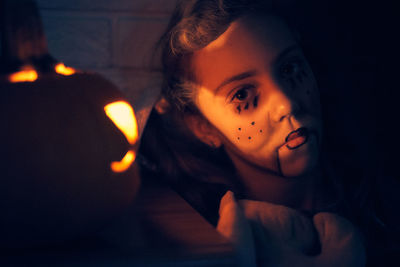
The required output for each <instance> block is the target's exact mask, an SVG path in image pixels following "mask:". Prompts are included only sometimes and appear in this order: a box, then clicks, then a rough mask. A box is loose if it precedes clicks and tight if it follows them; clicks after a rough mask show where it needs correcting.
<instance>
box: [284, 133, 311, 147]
mask: <svg viewBox="0 0 400 267" xmlns="http://www.w3.org/2000/svg"><path fill="white" fill-rule="evenodd" d="M308 135H309V131H308V129H307V128H306V127H301V128H298V129H296V130H294V131H292V132H290V133H289V134H288V135H287V136H286V139H285V142H286V143H287V142H289V141H291V140H294V139H296V138H299V137H304V138H303V141H302V142H301V143H299V144H296V146H294V147H292V146H290V145H289V144H286V147H287V148H289V149H291V150H293V149H297V148H299V147H301V146H302V145H304V144H305V143H307V141H308Z"/></svg>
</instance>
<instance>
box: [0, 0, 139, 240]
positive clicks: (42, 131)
mask: <svg viewBox="0 0 400 267" xmlns="http://www.w3.org/2000/svg"><path fill="white" fill-rule="evenodd" d="M5 3H6V5H5V7H3V10H4V12H5V13H3V14H2V15H4V14H6V15H4V18H6V19H4V21H5V22H4V21H3V22H4V23H3V27H2V38H3V39H2V41H3V44H2V50H3V51H2V57H1V72H2V74H1V77H0V92H1V96H0V121H1V123H2V125H3V126H2V127H1V129H2V130H1V131H0V142H1V144H0V147H1V154H2V155H1V160H0V175H1V178H0V246H1V247H27V246H37V245H44V244H49V243H54V242H62V241H65V240H67V239H71V238H76V237H80V236H82V235H89V234H90V233H92V232H93V231H96V230H97V229H99V228H100V227H102V226H103V225H105V224H106V223H108V222H109V221H110V220H111V219H112V218H113V217H114V216H116V215H118V214H119V213H120V212H122V211H123V210H124V209H125V208H127V207H128V206H129V205H130V204H131V203H132V201H133V199H134V196H135V194H136V192H137V190H138V187H139V176H138V174H137V170H136V166H135V164H134V163H133V161H134V159H135V152H136V150H137V139H138V131H137V124H136V119H135V116H134V112H133V109H132V107H131V106H130V104H129V103H128V102H127V101H126V100H125V98H124V96H123V95H122V94H121V92H120V91H119V90H118V89H117V88H116V87H115V86H114V85H113V84H112V83H110V82H109V81H107V80H106V79H104V78H102V77H101V76H99V75H95V74H89V73H82V72H79V71H75V70H74V69H72V68H67V67H65V66H64V65H63V64H60V63H57V62H56V61H55V60H53V59H52V58H51V57H50V56H49V55H48V54H47V48H46V45H45V44H44V45H43V42H44V38H43V34H42V30H41V25H40V20H39V17H38V15H37V10H36V7H35V5H34V3H32V2H31V1H15V0H11V1H5ZM21 14H23V16H22V15H21ZM16 19H19V21H18V22H15V20H16ZM24 21H25V22H26V21H28V22H29V23H24ZM32 21H33V22H34V23H32ZM21 29H22V30H21ZM32 32H35V33H34V34H32ZM17 34H18V35H21V34H22V35H24V34H25V37H26V36H28V37H29V36H30V38H28V39H29V42H28V41H26V38H25V39H23V38H20V37H21V36H16V35H17ZM21 40H23V41H21Z"/></svg>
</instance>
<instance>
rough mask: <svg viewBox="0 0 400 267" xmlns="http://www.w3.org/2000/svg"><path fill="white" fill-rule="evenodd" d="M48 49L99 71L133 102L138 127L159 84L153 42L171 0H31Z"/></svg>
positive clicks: (62, 58) (81, 66) (83, 67)
mask: <svg viewBox="0 0 400 267" xmlns="http://www.w3.org/2000/svg"><path fill="white" fill-rule="evenodd" d="M36 3H37V4H38V6H39V9H40V12H41V16H42V21H43V25H44V28H45V32H46V36H47V40H48V45H49V50H50V53H51V54H52V55H53V56H54V57H55V58H57V59H59V60H60V61H62V62H64V63H65V64H66V65H69V66H72V67H75V68H79V69H81V70H86V71H94V72H98V73H101V74H103V75H104V76H106V77H107V78H108V79H110V80H111V81H113V82H114V83H115V84H116V85H117V86H119V88H120V89H121V90H122V91H124V92H125V94H126V95H127V97H128V99H129V100H130V101H131V102H132V103H133V105H134V108H135V111H136V113H137V117H138V120H139V126H140V127H139V128H140V131H142V130H143V127H144V124H145V119H146V118H147V115H148V113H149V112H150V108H151V106H152V104H153V102H154V101H155V100H156V97H157V96H158V92H159V89H160V73H159V72H158V71H157V66H156V67H154V66H151V64H150V63H151V62H150V59H151V57H152V54H153V48H154V45H155V43H156V41H157V40H158V38H159V37H160V35H161V33H162V32H163V30H164V28H165V27H166V25H167V22H168V19H169V16H170V14H171V11H172V10H173V7H174V5H175V0H36Z"/></svg>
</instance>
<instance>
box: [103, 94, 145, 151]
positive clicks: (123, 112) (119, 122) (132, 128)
mask: <svg viewBox="0 0 400 267" xmlns="http://www.w3.org/2000/svg"><path fill="white" fill-rule="evenodd" d="M104 110H105V112H106V114H107V116H108V117H109V118H110V119H111V121H112V122H113V123H114V124H115V126H117V128H118V129H119V130H120V131H121V132H122V133H123V134H124V135H125V137H126V139H127V140H128V142H129V143H130V144H131V145H133V144H134V143H136V140H137V138H138V128H137V123H136V117H135V114H134V112H133V108H132V107H131V105H129V104H128V103H127V102H125V101H117V102H114V103H111V104H108V105H106V106H105V107H104Z"/></svg>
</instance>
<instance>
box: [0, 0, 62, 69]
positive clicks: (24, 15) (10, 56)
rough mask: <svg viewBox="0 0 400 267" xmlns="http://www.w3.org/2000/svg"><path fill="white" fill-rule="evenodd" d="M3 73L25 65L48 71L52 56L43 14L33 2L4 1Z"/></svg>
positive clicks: (0, 24) (0, 18)
mask: <svg viewBox="0 0 400 267" xmlns="http://www.w3.org/2000/svg"><path fill="white" fill-rule="evenodd" d="M0 5H1V6H0V8H1V10H0V41H1V54H0V72H1V73H9V72H13V71H16V70H18V69H19V68H20V67H21V66H23V65H27V64H30V65H34V66H35V67H38V68H39V69H43V68H45V69H46V68H48V67H46V66H45V65H48V64H46V62H48V63H50V62H53V61H54V60H52V58H51V56H50V55H49V54H48V50H47V42H46V37H45V35H44V31H43V25H42V21H41V19H40V15H39V11H38V8H37V6H36V3H35V1H33V0H0Z"/></svg>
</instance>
